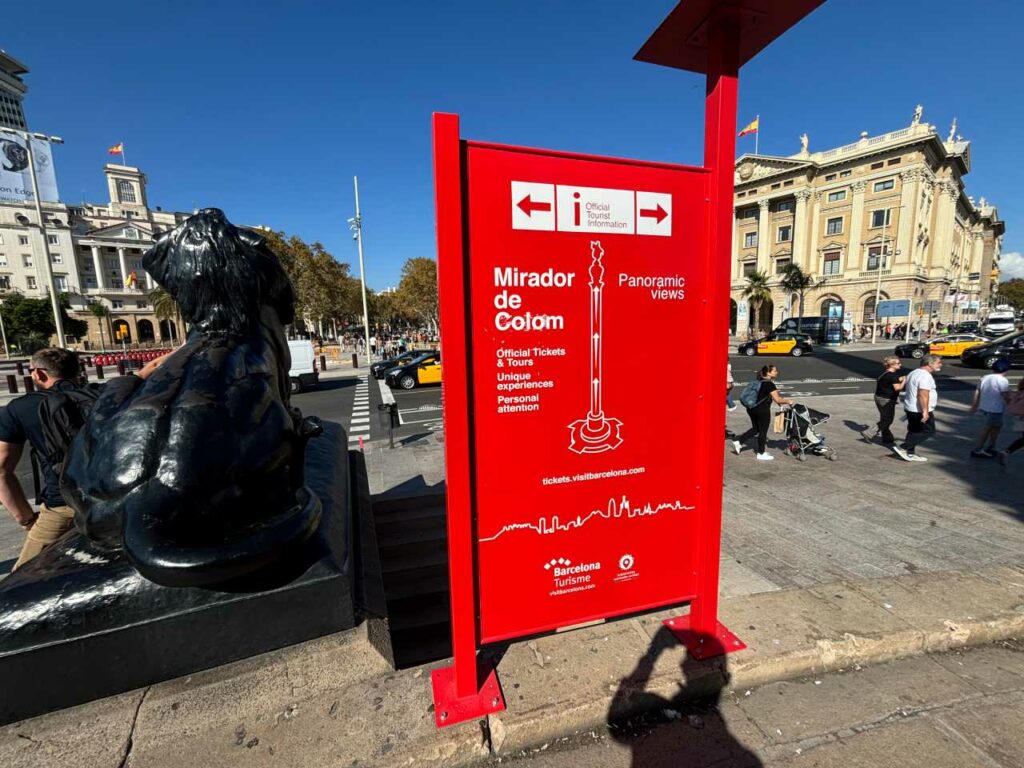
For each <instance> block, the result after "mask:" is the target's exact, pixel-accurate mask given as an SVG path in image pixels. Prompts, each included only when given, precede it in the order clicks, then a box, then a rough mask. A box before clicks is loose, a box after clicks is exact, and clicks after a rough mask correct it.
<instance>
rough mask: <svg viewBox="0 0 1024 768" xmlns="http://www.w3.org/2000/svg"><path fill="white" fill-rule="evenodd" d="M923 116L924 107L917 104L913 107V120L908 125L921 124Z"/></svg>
mask: <svg viewBox="0 0 1024 768" xmlns="http://www.w3.org/2000/svg"><path fill="white" fill-rule="evenodd" d="M923 114H924V107H923V106H921V105H920V104H918V105H917V106H916V107H914V119H913V121H912V122H911V123H910V124H911V125H919V124H920V123H921V116H922V115H923Z"/></svg>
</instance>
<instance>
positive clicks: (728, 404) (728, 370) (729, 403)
mask: <svg viewBox="0 0 1024 768" xmlns="http://www.w3.org/2000/svg"><path fill="white" fill-rule="evenodd" d="M735 385H736V381H735V379H733V377H732V363H726V364H725V408H726V410H728V411H735V410H736V403H734V402H733V399H732V395H731V394H730V393H731V392H732V388H733V387H734V386H735Z"/></svg>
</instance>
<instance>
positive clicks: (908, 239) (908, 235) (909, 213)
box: [891, 168, 921, 265]
mask: <svg viewBox="0 0 1024 768" xmlns="http://www.w3.org/2000/svg"><path fill="white" fill-rule="evenodd" d="M920 178H921V172H920V171H919V170H918V169H916V168H911V169H910V170H906V171H904V172H903V173H901V174H900V181H901V182H902V184H903V187H902V190H901V191H900V208H899V211H898V212H897V214H896V215H897V216H898V217H899V225H898V226H897V229H896V247H895V248H894V249H893V250H894V251H899V255H898V256H893V258H892V262H891V263H892V264H894V265H895V264H896V263H898V262H901V261H902V262H903V263H904V264H911V263H913V261H914V258H913V253H912V249H913V240H912V238H913V233H914V220H915V219H916V218H917V205H918V197H919V195H918V181H919V180H920Z"/></svg>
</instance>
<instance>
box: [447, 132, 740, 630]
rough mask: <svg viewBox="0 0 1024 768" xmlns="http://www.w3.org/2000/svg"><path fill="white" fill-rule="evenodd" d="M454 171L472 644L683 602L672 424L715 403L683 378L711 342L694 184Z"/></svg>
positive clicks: (687, 475) (687, 550) (683, 175)
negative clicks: (474, 623)
mask: <svg viewBox="0 0 1024 768" xmlns="http://www.w3.org/2000/svg"><path fill="white" fill-rule="evenodd" d="M466 163H467V169H468V177H467V181H466V185H467V189H466V192H467V199H468V201H469V202H468V258H467V262H466V263H467V266H468V270H469V280H468V282H469V319H470V328H471V334H470V335H471V371H470V377H471V382H472V395H471V413H472V414H473V416H472V418H473V429H472V432H473V442H474V451H473V453H474V457H475V482H474V488H475V498H474V502H475V503H474V508H475V538H476V542H475V546H476V562H477V568H478V571H477V572H478V589H479V623H480V639H481V642H484V643H486V642H494V641H497V640H502V639H508V638H512V637H516V636H522V635H526V634H531V633H535V632H543V631H548V630H553V629H557V628H563V627H567V626H572V625H576V624H579V623H583V622H587V621H591V620H594V619H598V618H605V617H610V616H616V615H622V614H626V613H630V612H634V611H640V610H645V609H650V608H656V607H659V606H663V605H669V604H676V603H680V602H683V601H686V600H689V599H691V598H692V597H693V596H694V594H695V590H696V585H695V578H696V575H695V574H696V570H697V569H696V563H695V561H696V558H697V547H698V539H699V537H698V519H699V515H700V509H699V504H700V498H701V495H700V486H701V483H702V482H703V481H702V480H701V477H702V473H703V472H704V464H703V461H702V455H701V453H702V451H701V450H699V448H698V446H700V445H701V444H702V439H701V437H700V436H698V435H696V434H694V433H693V431H696V430H699V429H700V428H701V427H700V424H702V423H703V422H702V420H701V419H699V418H693V419H692V420H691V421H692V426H691V430H692V431H691V432H690V434H687V433H686V429H687V423H688V419H687V412H688V410H689V411H690V412H691V413H693V412H696V411H697V409H700V408H703V407H704V406H703V403H704V402H715V403H718V401H720V400H721V395H722V393H721V392H720V391H717V390H716V391H715V392H714V393H705V392H703V391H701V386H702V385H701V384H699V383H698V379H700V378H701V377H695V376H693V371H692V370H690V365H691V364H692V363H691V362H689V361H693V360H695V359H697V360H699V359H700V355H701V351H702V349H704V345H707V344H711V343H721V344H723V345H724V344H725V343H726V331H727V329H726V328H725V327H722V328H719V329H711V328H707V327H705V326H706V322H707V321H706V317H705V312H706V305H705V304H704V303H703V299H704V298H705V296H706V295H707V293H708V291H709V289H710V286H709V285H708V284H707V283H708V277H707V275H706V274H705V271H704V269H703V267H702V266H701V265H700V261H699V260H700V258H701V257H702V254H703V253H705V252H706V251H705V250H704V249H705V242H704V238H705V236H706V235H705V226H706V220H707V216H708V203H707V189H706V186H707V173H706V172H704V171H702V170H699V169H689V168H683V167H680V166H669V165H657V164H643V163H635V162H630V161H617V160H611V159H605V158H590V157H580V156H571V155H562V154H559V153H544V152H539V151H538V152H535V151H527V150H520V149H518V148H503V147H494V146H489V145H475V144H473V143H469V144H468V148H467V154H466ZM679 335H683V336H685V337H686V338H687V339H689V340H690V341H688V350H689V352H688V353H687V354H686V355H682V354H676V353H674V352H673V351H672V350H671V348H670V347H671V345H666V343H665V340H666V339H667V338H671V337H678V336H679ZM723 376H724V374H723ZM723 386H724V378H723ZM713 490H714V493H716V494H717V493H719V492H720V489H719V488H717V487H716V488H714V489H713Z"/></svg>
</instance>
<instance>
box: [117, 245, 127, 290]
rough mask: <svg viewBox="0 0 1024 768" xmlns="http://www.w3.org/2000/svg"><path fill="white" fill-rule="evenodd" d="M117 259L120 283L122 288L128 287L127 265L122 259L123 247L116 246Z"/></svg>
mask: <svg viewBox="0 0 1024 768" xmlns="http://www.w3.org/2000/svg"><path fill="white" fill-rule="evenodd" d="M117 261H118V264H120V265H121V285H122V286H123V287H124V288H127V287H128V265H127V262H125V260H124V248H122V247H120V246H118V248H117Z"/></svg>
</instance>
